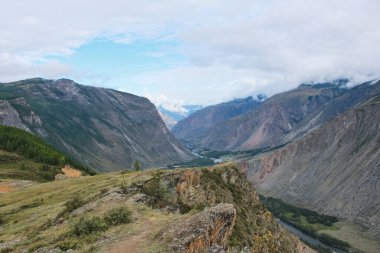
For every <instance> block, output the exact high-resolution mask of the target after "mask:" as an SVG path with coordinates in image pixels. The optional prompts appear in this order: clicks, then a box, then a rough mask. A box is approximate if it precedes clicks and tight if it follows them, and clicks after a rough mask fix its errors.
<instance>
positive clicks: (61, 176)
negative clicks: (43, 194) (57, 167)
mask: <svg viewBox="0 0 380 253" xmlns="http://www.w3.org/2000/svg"><path fill="white" fill-rule="evenodd" d="M54 179H55V180H57V181H58V180H66V179H69V177H68V176H66V175H63V174H57V175H55V177H54Z"/></svg>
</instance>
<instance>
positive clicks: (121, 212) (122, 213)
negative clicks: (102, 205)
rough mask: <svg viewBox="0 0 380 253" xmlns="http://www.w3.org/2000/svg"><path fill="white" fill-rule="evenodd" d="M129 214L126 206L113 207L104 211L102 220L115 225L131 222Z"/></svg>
mask: <svg viewBox="0 0 380 253" xmlns="http://www.w3.org/2000/svg"><path fill="white" fill-rule="evenodd" d="M131 215H132V213H131V211H129V210H128V209H127V208H126V207H120V208H114V209H112V210H110V211H108V212H107V213H106V215H105V216H104V220H105V222H106V223H107V224H108V225H109V226H116V225H120V224H126V223H129V222H131V220H132V218H131Z"/></svg>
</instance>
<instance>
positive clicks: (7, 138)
mask: <svg viewBox="0 0 380 253" xmlns="http://www.w3.org/2000/svg"><path fill="white" fill-rule="evenodd" d="M66 164H70V165H72V166H73V167H75V168H77V169H80V170H82V171H83V172H85V174H93V172H92V171H91V170H89V169H88V168H85V167H84V166H82V165H80V164H78V163H77V162H76V161H73V160H72V159H70V158H69V157H68V156H66V155H65V154H63V153H61V152H59V151H57V150H55V149H54V148H52V147H51V146H50V145H49V144H47V143H46V142H45V141H43V140H42V139H40V138H39V137H37V136H34V135H32V134H30V133H28V132H26V131H23V130H20V129H17V128H15V127H9V126H0V178H12V179H27V180H35V181H49V180H53V179H54V176H55V175H56V174H58V173H60V169H61V168H62V167H63V166H64V165H66Z"/></svg>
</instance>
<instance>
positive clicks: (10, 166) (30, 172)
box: [0, 150, 60, 182]
mask: <svg viewBox="0 0 380 253" xmlns="http://www.w3.org/2000/svg"><path fill="white" fill-rule="evenodd" d="M59 168H60V167H59V166H47V165H46V164H43V163H39V162H35V161H34V160H32V159H29V158H25V157H23V156H21V155H17V154H15V153H11V152H7V151H4V150H0V179H4V178H7V179H21V180H32V181H38V182H45V181H50V180H53V179H54V176H55V175H56V174H58V173H60V170H59Z"/></svg>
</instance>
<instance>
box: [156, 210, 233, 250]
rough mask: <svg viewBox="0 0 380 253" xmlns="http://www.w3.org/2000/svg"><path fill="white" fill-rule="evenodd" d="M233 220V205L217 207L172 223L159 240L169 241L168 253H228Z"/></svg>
mask: <svg viewBox="0 0 380 253" xmlns="http://www.w3.org/2000/svg"><path fill="white" fill-rule="evenodd" d="M235 219H236V210H235V209H234V207H233V205H232V204H219V205H217V206H214V207H211V208H206V209H205V210H204V211H202V212H200V213H198V214H196V215H194V216H191V217H190V218H188V219H186V220H184V221H181V223H180V224H175V226H173V227H172V228H170V229H168V230H166V231H165V232H164V233H163V234H162V235H161V236H160V237H161V238H162V239H164V240H169V241H170V244H169V251H170V252H181V253H191V252H227V249H228V240H229V237H230V235H231V233H232V228H233V226H234V225H235Z"/></svg>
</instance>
